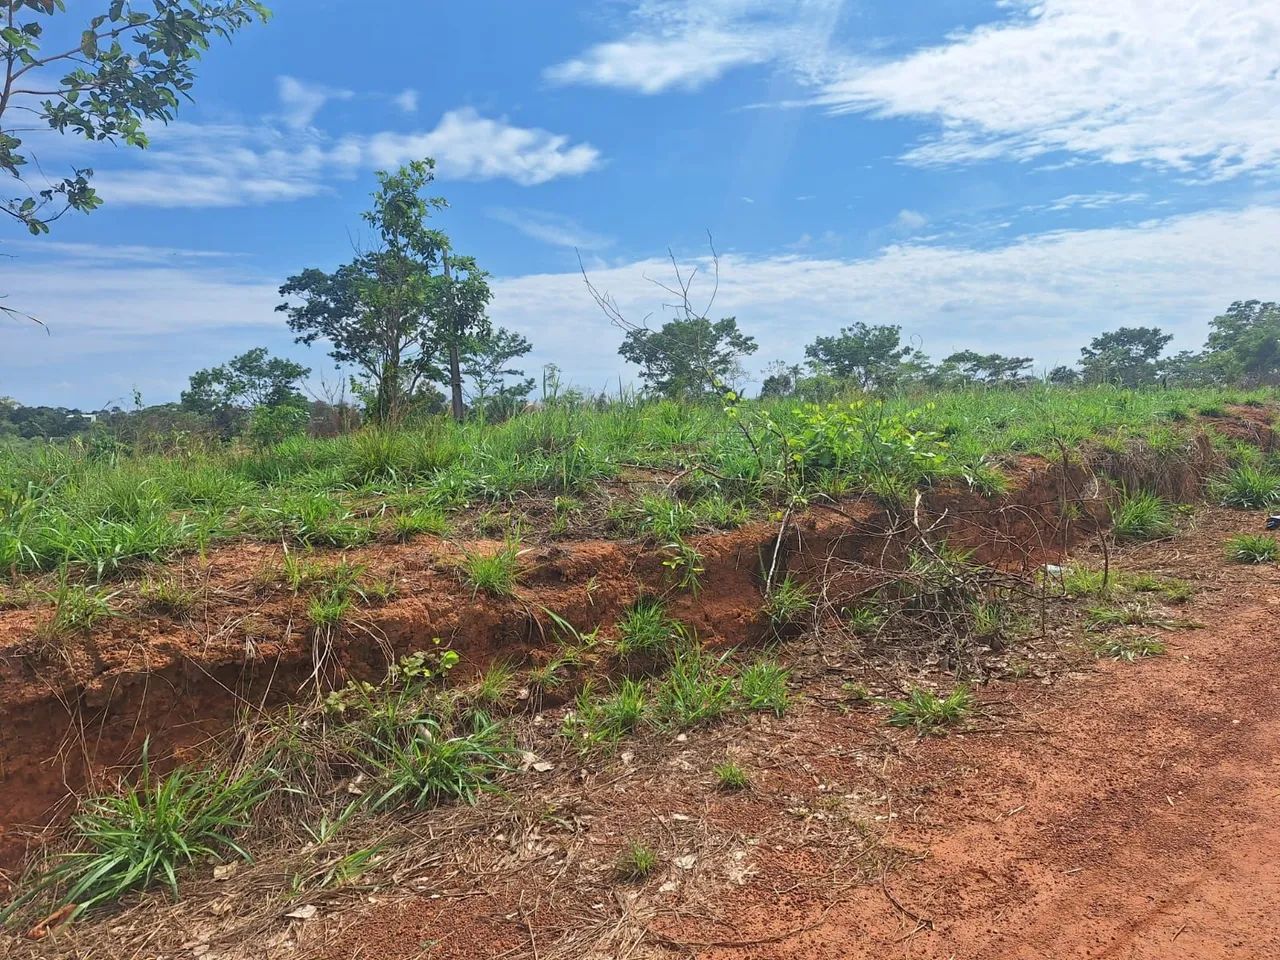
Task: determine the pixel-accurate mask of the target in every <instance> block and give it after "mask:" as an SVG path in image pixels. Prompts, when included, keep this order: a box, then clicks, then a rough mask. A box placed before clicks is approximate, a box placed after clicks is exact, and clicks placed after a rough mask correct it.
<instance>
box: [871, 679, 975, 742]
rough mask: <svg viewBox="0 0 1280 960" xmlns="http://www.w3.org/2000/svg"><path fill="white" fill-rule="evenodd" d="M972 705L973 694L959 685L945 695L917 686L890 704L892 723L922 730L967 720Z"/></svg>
mask: <svg viewBox="0 0 1280 960" xmlns="http://www.w3.org/2000/svg"><path fill="white" fill-rule="evenodd" d="M973 706H974V700H973V694H972V693H971V692H970V691H969V688H968V687H966V686H963V685H962V686H958V687H956V688H955V689H954V690H952V691H951V693H949V694H948V695H947V696H946V697H939V696H938V695H937V694H936V693H934V692H933V691H932V690H925V689H924V688H922V687H916V688H915V689H914V690H912V691H911V692H910V693H908V694H907V696H906V698H905V699H903V700H894V701H891V702H890V703H889V723H890V725H891V726H895V727H914V728H915V729H916V730H918V731H919V732H920V733H933V732H935V731H937V730H938V729H939V728H941V727H950V726H954V725H955V724H957V723H959V722H960V721H962V720H964V719H965V718H966V717H967V716H969V714H970V713H972V712H973Z"/></svg>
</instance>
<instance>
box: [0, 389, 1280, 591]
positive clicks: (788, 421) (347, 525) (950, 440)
mask: <svg viewBox="0 0 1280 960" xmlns="http://www.w3.org/2000/svg"><path fill="white" fill-rule="evenodd" d="M1269 397H1270V394H1269V393H1267V392H1265V391H1263V392H1258V391H1255V392H1244V391H1231V390H1170V391H1159V390H1145V391H1126V390H1116V389H1110V388H1093V389H1058V388H1028V389H1023V390H1016V391H965V392H953V393H941V394H936V395H931V396H928V397H923V398H919V397H917V398H902V399H896V400H891V401H887V402H884V403H880V402H878V401H870V402H867V401H860V400H853V401H847V402H843V403H839V404H832V405H829V406H824V407H816V406H806V405H803V404H799V403H796V402H794V401H787V400H778V401H773V402H768V403H760V402H745V403H742V404H740V405H737V406H734V407H730V408H725V407H722V406H721V405H718V404H707V405H703V406H691V405H679V404H675V403H671V402H653V403H618V404H614V405H611V406H608V407H605V408H603V409H598V408H594V407H584V408H575V407H568V406H564V407H555V408H551V409H545V410H539V411H533V412H529V413H526V414H523V415H521V416H518V417H516V418H514V419H512V420H509V421H507V422H505V423H502V424H497V425H485V424H479V423H466V424H462V425H454V424H453V423H451V422H448V421H445V420H439V421H433V422H430V423H427V424H423V425H421V426H417V427H414V428H406V429H402V430H398V431H377V430H365V431H362V432H358V433H354V434H350V435H347V436H342V437H338V438H335V439H323V440H320V439H307V438H302V437H299V438H295V439H291V440H287V441H285V442H283V443H281V444H279V445H277V446H274V447H270V448H260V449H255V448H251V447H247V446H241V445H232V446H227V447H224V448H217V449H204V448H200V449H184V448H183V444H182V442H181V438H177V439H171V441H170V442H169V443H167V444H166V446H167V447H168V449H166V450H165V451H164V452H162V453H148V452H137V451H126V450H121V449H117V448H115V447H114V446H113V445H112V444H110V443H97V444H95V443H90V444H80V443H72V444H69V445H68V444H60V445H54V444H49V445H35V444H25V445H22V446H14V447H11V448H7V449H0V570H2V571H4V572H5V573H6V574H7V575H9V576H14V575H19V574H22V573H25V572H38V571H50V570H58V569H60V568H62V567H66V568H67V569H68V570H69V571H70V572H71V573H73V574H74V575H75V576H76V577H77V578H88V579H92V580H103V579H108V578H111V577H113V576H116V575H118V574H120V573H121V572H122V571H125V570H127V569H129V568H130V567H133V566H136V565H137V564H139V563H141V562H143V561H153V560H158V559H163V558H164V557H166V556H168V555H171V554H173V553H175V552H179V551H193V550H201V549H205V548H207V547H208V546H209V545H210V544H212V543H215V542H217V541H220V540H226V539H228V538H236V537H250V538H261V539H268V540H273V541H279V540H282V539H283V540H284V541H286V542H293V543H296V544H301V545H306V546H332V547H347V546H354V545H358V544H360V543H364V542H367V541H369V540H371V539H374V538H375V537H397V538H400V539H406V538H408V537H411V536H413V535H415V534H418V533H424V532H426V533H436V534H443V533H446V532H447V531H448V530H449V529H450V526H451V524H452V523H453V522H454V521H455V519H456V518H458V517H459V516H461V515H463V514H466V513H468V511H470V512H471V513H472V514H474V513H475V512H476V511H480V512H482V513H485V512H487V514H486V515H488V516H489V517H490V520H491V522H490V523H489V529H487V530H486V527H485V526H484V525H483V524H482V525H481V526H480V527H478V528H477V529H478V530H479V532H481V533H484V532H489V533H491V534H494V535H498V536H507V535H511V534H512V533H513V532H514V533H517V534H518V533H519V532H520V530H519V529H515V530H512V529H510V526H511V521H510V517H509V516H508V515H507V514H505V513H503V512H502V511H504V510H509V509H510V508H511V507H512V506H513V505H520V504H527V503H529V502H531V501H532V500H536V499H539V498H540V499H542V500H545V501H546V502H547V503H548V504H549V506H550V509H551V511H552V513H553V518H552V519H551V520H550V521H549V523H548V524H547V525H548V528H549V531H550V532H551V533H553V534H554V533H563V532H566V531H567V530H568V529H569V528H570V527H571V526H572V525H573V521H574V520H575V517H576V516H577V515H578V514H579V513H581V512H582V506H583V503H584V501H585V500H588V499H590V498H592V497H593V496H596V497H599V496H600V491H601V484H607V482H608V481H612V480H617V479H618V478H619V477H621V476H624V475H627V474H628V473H629V472H630V473H631V474H635V473H636V472H637V471H640V472H643V471H668V472H670V473H672V474H673V475H674V474H677V473H678V474H679V480H678V482H677V483H675V484H674V485H673V486H672V490H671V493H672V494H673V496H671V497H655V496H653V495H649V496H647V497H644V498H640V499H639V500H637V501H636V502H629V501H626V500H625V499H620V498H619V497H618V496H617V495H616V491H615V492H611V493H610V492H606V494H605V502H604V505H603V507H604V510H605V513H606V517H607V519H608V520H609V523H608V524H607V526H608V527H609V528H610V529H614V530H621V531H623V532H625V533H631V534H635V533H651V534H652V535H654V536H655V537H658V538H660V539H664V540H673V539H676V540H678V539H680V538H681V537H683V536H685V535H687V534H688V533H690V532H692V531H693V530H696V529H699V528H713V527H726V526H733V525H735V524H736V523H738V522H741V521H742V520H743V519H745V517H746V516H748V515H750V514H751V513H752V512H755V511H758V510H761V509H766V508H768V507H771V506H776V505H779V504H783V503H793V502H797V501H803V499H804V498H806V497H809V496H812V495H815V494H819V493H825V494H828V495H832V496H847V495H854V494H858V493H862V492H871V493H875V494H878V495H880V496H882V497H886V498H890V499H892V498H895V497H901V496H904V495H905V494H906V492H907V491H909V490H910V489H911V488H912V487H915V486H918V485H920V484H924V483H929V482H933V481H937V480H939V479H944V478H955V479H959V480H962V481H965V482H968V483H970V484H971V485H973V486H974V487H975V488H977V489H979V490H982V491H985V492H990V493H998V492H999V491H1000V490H1001V489H1002V488H1003V485H1004V484H1003V478H1002V475H1001V473H1000V469H999V468H1000V464H1001V462H1002V461H1003V460H1005V459H1006V458H1007V457H1009V456H1010V455H1016V454H1041V455H1044V456H1049V457H1057V456H1060V451H1061V450H1062V449H1066V450H1070V451H1077V450H1080V449H1081V448H1082V447H1086V446H1091V447H1094V448H1097V449H1103V448H1108V447H1110V448H1114V449H1124V448H1126V447H1127V446H1129V445H1131V444H1133V443H1142V444H1145V445H1146V446H1147V447H1148V448H1150V449H1153V450H1156V451H1159V450H1162V449H1165V450H1172V449H1176V448H1177V447H1178V446H1179V445H1180V444H1182V443H1184V442H1185V437H1186V429H1185V425H1186V424H1187V422H1189V421H1191V420H1193V419H1195V418H1197V417H1203V416H1212V415H1215V414H1220V413H1222V412H1223V411H1224V409H1225V407H1226V406H1227V405H1229V404H1242V403H1243V404H1257V403H1262V402H1265V401H1266V400H1267V399H1269ZM1221 442H1222V443H1223V444H1224V446H1228V447H1229V446H1230V444H1229V443H1228V442H1227V441H1225V440H1222V441H1221ZM1232 455H1233V456H1234V457H1235V458H1236V459H1246V460H1247V459H1249V458H1250V457H1251V456H1252V453H1251V452H1250V451H1247V450H1244V449H1243V448H1240V449H1237V450H1235V451H1234V452H1233V454H1232ZM495 518H496V519H495ZM504 526H505V527H507V528H508V529H504Z"/></svg>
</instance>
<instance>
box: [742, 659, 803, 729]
mask: <svg viewBox="0 0 1280 960" xmlns="http://www.w3.org/2000/svg"><path fill="white" fill-rule="evenodd" d="M790 675H791V671H790V670H787V669H785V668H784V667H781V666H779V665H778V664H777V663H776V662H774V661H773V660H761V661H759V662H757V663H753V664H750V665H748V666H746V667H744V668H743V669H742V672H741V673H739V674H738V699H739V701H740V702H741V704H742V706H743V707H744V708H745V709H747V710H757V711H768V712H769V713H772V714H774V716H778V717H780V716H782V715H783V714H784V713H786V712H787V707H788V706H789V705H790V702H791V696H790V693H789V692H788V690H787V680H788V679H789V677H790Z"/></svg>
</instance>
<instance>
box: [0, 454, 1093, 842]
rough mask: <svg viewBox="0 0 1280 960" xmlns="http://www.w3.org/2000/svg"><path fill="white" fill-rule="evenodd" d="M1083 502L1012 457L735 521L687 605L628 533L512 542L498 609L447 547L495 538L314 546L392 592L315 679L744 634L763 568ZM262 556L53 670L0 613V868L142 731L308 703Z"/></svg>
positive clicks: (1080, 489)
mask: <svg viewBox="0 0 1280 960" xmlns="http://www.w3.org/2000/svg"><path fill="white" fill-rule="evenodd" d="M1103 492H1104V491H1103V490H1102V489H1101V488H1100V485H1099V483H1098V481H1097V480H1096V479H1095V478H1094V477H1093V475H1092V474H1091V473H1090V472H1089V471H1087V470H1085V469H1084V468H1082V467H1080V466H1071V467H1068V468H1066V469H1064V468H1063V467H1062V465H1061V464H1050V463H1047V462H1044V461H1038V460H1032V459H1027V460H1025V461H1023V462H1021V463H1019V464H1018V465H1016V467H1014V468H1013V469H1012V471H1011V489H1010V492H1009V493H1008V494H1006V495H1004V496H1002V497H999V498H995V499H988V498H985V497H982V496H979V495H977V494H975V493H973V492H971V491H968V490H965V489H959V488H956V489H946V488H944V489H939V490H935V491H931V492H929V493H928V494H927V495H926V496H924V497H923V498H922V500H921V501H920V503H918V504H914V505H911V506H910V509H909V510H908V511H907V514H908V516H907V517H906V518H905V519H903V518H901V517H899V518H897V519H893V518H891V517H890V515H889V514H888V513H887V512H886V511H885V510H884V509H882V508H880V507H878V506H875V505H873V504H872V503H870V502H868V501H865V500H863V501H850V502H844V503H841V504H839V505H837V506H831V507H825V508H814V509H812V510H810V511H809V512H808V513H806V514H805V515H803V516H798V517H795V518H794V519H793V520H792V522H791V523H790V524H789V525H788V528H787V532H786V535H785V536H784V537H783V538H782V540H781V542H780V543H779V539H778V530H779V526H778V524H776V523H753V524H750V525H748V526H746V527H743V528H740V529H738V530H736V531H733V532H730V533H724V534H718V535H711V536H705V537H701V538H698V539H697V540H696V541H695V545H696V546H697V548H698V549H699V550H700V551H701V552H702V554H703V557H704V565H705V572H704V573H703V574H702V576H701V581H702V589H701V590H699V591H698V592H697V593H696V594H692V593H689V592H680V591H674V590H672V589H671V584H670V578H669V576H668V571H667V569H666V568H664V567H663V565H662V560H663V559H664V554H663V553H662V552H661V551H660V550H655V549H654V548H653V546H651V545H645V544H643V543H637V542H621V541H608V540H589V541H579V542H572V543H552V544H546V545H542V546H535V547H532V548H530V549H529V550H528V551H527V553H526V555H525V556H524V557H523V558H522V569H523V575H522V578H521V582H520V586H519V588H518V592H517V596H516V597H513V598H494V597H490V596H487V595H485V594H483V593H481V594H478V595H477V594H476V593H474V592H473V591H472V590H471V588H470V587H469V586H467V585H466V584H465V583H463V581H462V578H461V577H460V575H459V571H458V566H457V564H458V558H459V556H460V551H462V550H467V551H481V550H485V549H492V548H493V547H495V546H496V544H491V543H483V542H474V543H468V544H454V543H448V542H442V541H438V540H434V539H432V538H425V539H423V540H421V541H418V542H415V543H412V544H408V545H399V544H380V545H378V546H374V547H367V548H362V549H358V550H352V551H348V552H346V553H343V554H338V553H336V552H334V553H332V554H328V555H320V554H318V555H317V559H320V560H323V561H328V562H336V561H337V560H338V559H339V558H344V559H346V560H347V561H349V562H351V563H355V564H361V565H364V566H365V567H366V568H367V570H368V574H369V575H370V576H376V577H383V578H385V579H387V580H388V581H390V582H392V583H393V584H394V586H395V591H396V592H395V597H394V598H393V599H391V600H390V601H388V602H386V603H383V604H381V605H377V606H369V607H365V608H363V609H361V610H360V611H359V613H358V615H356V616H354V617H353V618H352V625H351V626H350V627H349V628H347V629H345V630H344V632H343V633H342V635H341V636H340V637H339V639H338V640H337V642H336V645H335V648H334V651H333V656H332V657H331V658H330V659H329V661H328V662H327V664H326V669H325V674H326V680H327V681H328V682H340V681H341V680H343V679H345V678H350V677H354V678H377V677H380V676H381V675H382V674H383V673H384V672H385V670H386V666H387V664H388V662H389V661H390V660H392V659H393V658H395V657H397V656H400V655H403V654H404V653H407V652H410V651H413V650H416V649H422V648H425V647H427V646H429V645H430V644H431V642H432V639H433V638H435V637H440V638H442V640H443V641H444V642H445V643H447V644H448V645H449V646H451V647H452V648H453V649H456V650H457V651H458V652H459V653H460V654H461V655H462V657H463V670H464V672H465V670H467V669H471V670H475V669H479V668H481V667H483V666H484V665H485V664H487V663H490V662H492V661H494V660H497V659H506V660H511V661H513V662H516V663H528V662H537V661H539V659H542V658H546V657H549V656H550V655H551V651H552V649H553V646H554V645H553V644H552V643H551V642H550V638H551V635H552V634H553V632H554V625H553V622H552V619H551V618H550V617H549V616H548V615H547V613H546V611H552V612H554V613H555V614H556V615H558V616H560V617H562V618H564V619H565V620H567V621H568V622H570V623H572V624H573V625H574V626H575V627H577V628H578V629H580V630H582V631H589V630H593V629H595V628H597V627H600V628H602V629H603V630H604V631H605V632H606V634H607V633H608V631H609V630H610V629H611V627H612V624H613V623H614V622H615V621H616V620H617V618H618V616H619V615H620V613H621V612H622V611H623V610H624V609H625V607H626V606H627V605H628V604H630V603H632V602H633V601H634V600H635V599H636V598H637V597H638V596H641V595H643V594H646V593H653V594H657V593H661V594H664V595H665V596H667V598H668V600H669V604H670V607H671V612H672V614H673V616H675V617H677V618H679V619H680V620H682V621H684V622H685V623H687V624H688V625H689V626H690V627H692V628H693V629H694V630H695V631H696V632H697V634H698V636H699V637H700V638H701V639H702V640H703V641H704V642H708V643H711V644H717V645H737V644H742V643H750V642H752V641H755V640H758V639H759V638H760V637H761V636H762V635H763V634H764V632H765V630H766V626H767V625H766V621H765V619H764V618H763V617H762V615H761V613H760V607H761V602H762V587H763V582H764V576H765V572H766V571H768V570H769V568H770V567H771V566H773V567H775V574H774V575H775V577H778V578H780V577H781V576H783V575H784V574H787V573H794V575H795V576H797V577H799V578H807V577H818V576H829V575H830V568H831V564H832V563H833V562H836V561H840V562H846V563H848V562H852V563H853V565H854V566H855V567H862V568H865V569H867V570H877V569H880V568H882V567H887V568H889V569H892V568H893V567H894V565H895V564H899V565H900V564H901V562H902V560H903V555H904V553H905V550H906V546H905V545H906V544H907V543H909V542H910V541H911V540H912V539H913V538H914V537H918V536H919V532H918V531H919V530H925V531H927V532H928V536H929V537H930V538H931V539H932V540H936V541H942V540H945V541H947V542H949V543H951V544H952V545H955V546H957V547H963V548H968V549H972V550H974V551H975V556H976V557H977V558H978V559H980V560H982V561H984V562H986V563H990V564H993V565H998V566H1002V567H1005V568H1010V569H1029V568H1031V567H1033V566H1035V565H1037V564H1039V563H1042V562H1044V561H1045V559H1046V558H1049V557H1053V556H1057V555H1058V554H1059V552H1060V551H1061V550H1062V549H1064V548H1065V547H1066V546H1068V545H1069V544H1070V543H1072V542H1075V541H1077V540H1079V539H1081V538H1084V537H1088V536H1091V535H1092V534H1093V533H1094V532H1095V531H1096V530H1097V529H1098V527H1099V524H1100V523H1101V522H1102V518H1103V517H1105V514H1106V508H1105V505H1104V502H1103V500H1102V494H1103ZM775 554H776V559H775ZM281 561H282V555H281V551H280V550H279V549H278V548H275V547H271V546H266V545H262V544H253V543H242V544H235V545H232V546H228V547H224V548H221V549H218V550H216V551H214V552H212V553H211V554H210V555H209V556H208V557H207V558H205V559H204V560H202V561H200V562H196V561H195V560H194V559H192V560H188V561H185V562H183V563H181V564H175V565H173V567H172V569H174V570H178V571H180V573H181V576H182V578H183V580H184V582H185V583H186V584H187V585H189V586H190V587H191V588H193V589H195V590H196V591H198V594H199V596H200V598H201V602H200V604H199V606H198V608H197V609H196V610H194V611H192V612H191V613H189V614H187V615H185V616H183V617H179V618H173V617H167V616H158V615H154V614H150V613H147V612H146V611H145V610H144V609H136V610H135V611H134V612H129V613H126V614H124V615H122V616H119V617H116V618H113V619H111V620H109V621H107V622H106V623H104V624H103V625H101V626H97V627H95V628H94V629H93V631H92V633H91V634H87V635H83V636H78V637H75V638H72V639H71V640H70V641H68V642H67V644H66V650H65V661H64V660H63V659H61V658H59V659H55V660H46V661H41V660H39V659H37V658H33V657H32V656H31V637H32V635H33V633H34V632H35V630H36V628H37V626H38V623H39V621H40V619H41V618H42V617H46V616H47V615H48V610H47V608H46V609H41V608H38V607H37V608H32V609H27V610H10V611H0V794H2V795H3V796H4V800H5V802H4V804H3V805H0V866H4V865H6V864H7V865H9V866H12V865H14V864H15V863H16V862H18V860H20V859H21V857H22V851H23V850H24V848H25V847H26V845H27V843H28V842H29V838H28V831H25V830H22V829H19V828H20V827H23V826H24V825H31V824H38V823H42V822H50V821H51V820H53V819H56V818H57V817H58V816H59V814H60V812H61V811H62V810H65V809H66V806H67V804H68V802H69V800H70V797H71V796H72V794H73V793H74V792H75V791H78V790H81V789H83V787H84V786H85V784H86V781H87V780H88V779H89V778H91V777H94V778H96V777H104V776H106V777H109V776H110V775H111V771H112V770H113V768H116V767H118V766H121V765H130V764H133V763H135V762H136V760H137V757H138V754H139V751H140V749H141V746H142V744H143V742H144V740H145V739H146V738H148V737H150V738H151V747H150V749H151V754H152V756H153V757H156V758H164V757H167V756H178V757H181V756H184V755H187V754H190V753H191V752H192V751H193V750H197V749H199V748H200V746H201V745H202V744H204V743H206V742H207V741H208V739H209V738H211V737H215V736H217V735H218V734H219V733H221V732H222V731H224V730H226V729H227V727H228V726H229V725H230V724H231V723H232V722H233V721H234V719H235V718H236V716H237V715H238V714H241V713H244V712H246V711H250V712H252V711H257V710H261V709H263V708H267V707H271V706H273V705H275V704H278V703H281V702H284V701H288V700H290V699H293V698H296V697H299V696H309V695H311V689H312V688H311V687H309V681H310V678H311V676H312V673H313V670H314V664H313V660H312V641H311V637H310V634H309V629H308V625H307V616H306V613H307V603H308V598H307V596H306V592H305V591H303V592H302V593H299V594H295V593H291V592H290V591H289V590H287V589H286V588H285V587H284V586H283V585H282V584H281V582H280V564H281ZM859 583H860V581H859V576H858V574H857V573H856V572H854V573H851V574H848V575H846V576H845V578H844V583H843V588H844V589H848V590H850V591H852V592H856V590H857V589H858V588H859ZM863 585H864V586H865V584H863ZM135 592H136V591H135V589H134V588H133V587H132V586H130V585H128V584H126V585H124V587H123V588H122V591H121V594H120V596H119V597H118V598H117V601H116V602H117V603H124V604H127V603H129V602H131V600H130V598H131V597H132V598H133V601H132V602H134V603H135V604H137V601H136V597H135V596H134V594H135Z"/></svg>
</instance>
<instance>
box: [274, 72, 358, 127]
mask: <svg viewBox="0 0 1280 960" xmlns="http://www.w3.org/2000/svg"><path fill="white" fill-rule="evenodd" d="M276 92H277V94H278V95H279V97H280V106H281V110H282V119H283V120H284V122H285V125H286V126H289V127H292V128H294V129H295V130H296V129H300V128H302V127H306V126H310V124H311V121H312V120H314V119H315V117H316V114H317V113H319V112H320V111H321V110H322V109H323V108H324V105H325V104H326V103H328V102H329V101H330V100H350V99H351V98H352V97H354V96H355V93H353V92H352V91H351V90H340V89H337V88H334V87H326V86H323V85H321V84H316V83H307V82H305V81H303V80H298V79H297V78H295V77H288V76H282V77H276Z"/></svg>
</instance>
